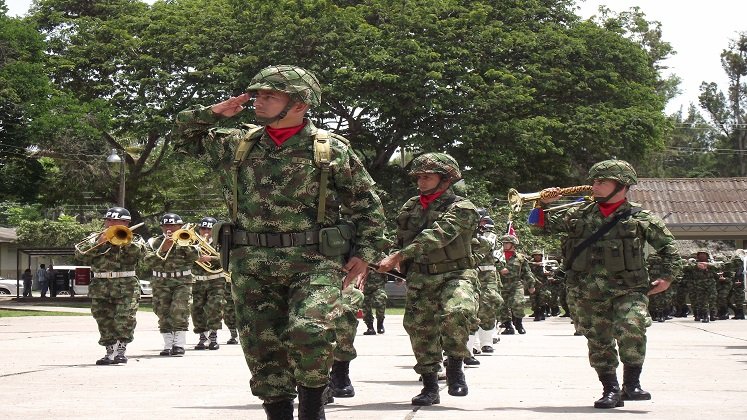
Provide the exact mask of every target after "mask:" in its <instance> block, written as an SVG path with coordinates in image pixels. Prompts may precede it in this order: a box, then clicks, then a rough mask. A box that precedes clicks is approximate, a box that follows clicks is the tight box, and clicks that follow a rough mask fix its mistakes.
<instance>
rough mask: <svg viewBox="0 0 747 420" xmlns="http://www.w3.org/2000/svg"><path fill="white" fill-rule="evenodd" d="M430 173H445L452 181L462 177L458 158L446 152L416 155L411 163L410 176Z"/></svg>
mask: <svg viewBox="0 0 747 420" xmlns="http://www.w3.org/2000/svg"><path fill="white" fill-rule="evenodd" d="M428 173H430V174H439V175H443V176H445V177H448V178H449V179H450V180H451V182H457V181H459V180H460V179H462V172H461V171H460V170H459V164H458V163H457V161H456V159H454V158H453V157H451V156H450V155H448V154H446V153H426V154H424V155H420V156H418V157H416V158H415V159H414V160H413V161H412V163H411V164H410V176H415V175H417V174H428Z"/></svg>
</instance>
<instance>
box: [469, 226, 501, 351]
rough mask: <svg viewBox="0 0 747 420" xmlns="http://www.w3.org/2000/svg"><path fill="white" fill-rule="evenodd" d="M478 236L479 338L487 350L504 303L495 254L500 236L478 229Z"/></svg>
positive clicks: (491, 342)
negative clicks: (499, 310)
mask: <svg viewBox="0 0 747 420" xmlns="http://www.w3.org/2000/svg"><path fill="white" fill-rule="evenodd" d="M476 236H477V237H476V239H477V243H476V244H474V249H473V253H474V255H475V259H476V260H477V281H478V283H477V288H476V290H477V295H478V302H479V305H478V309H477V318H479V322H480V323H479V329H478V330H477V336H478V337H477V338H478V339H479V341H480V347H481V348H482V349H483V350H486V349H485V348H490V347H492V344H493V333H494V332H495V322H496V317H497V314H498V308H499V307H500V305H502V304H503V297H501V294H500V291H499V289H498V276H497V273H496V267H495V260H496V258H495V255H496V253H497V252H500V251H499V250H497V249H496V246H497V242H498V237H497V236H496V234H495V233H494V232H491V231H490V230H486V231H484V232H482V231H478V233H477V235H476ZM491 350H492V349H487V352H488V353H490V352H491Z"/></svg>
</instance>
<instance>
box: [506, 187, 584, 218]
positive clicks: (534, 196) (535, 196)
mask: <svg viewBox="0 0 747 420" xmlns="http://www.w3.org/2000/svg"><path fill="white" fill-rule="evenodd" d="M590 191H591V185H578V186H575V187H566V188H561V189H560V194H559V195H571V194H578V193H580V192H590ZM552 197H557V195H555V194H550V193H548V192H546V191H545V190H542V191H539V192H534V193H526V194H522V193H520V192H518V191H517V190H515V189H513V188H511V189H510V190H508V204H509V206H510V207H511V211H513V212H515V213H518V212H520V211H521V208H522V206H524V203H526V202H528V201H534V202H536V201H537V200H542V199H544V198H552ZM581 203H582V202H579V203H568V204H562V205H560V206H555V207H551V208H549V209H545V210H548V211H552V210H557V209H561V208H564V207H569V206H575V205H578V204H581Z"/></svg>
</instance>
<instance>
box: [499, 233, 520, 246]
mask: <svg viewBox="0 0 747 420" xmlns="http://www.w3.org/2000/svg"><path fill="white" fill-rule="evenodd" d="M501 243H504V244H505V243H512V244H514V245H519V238H517V237H516V236H514V235H503V236H501Z"/></svg>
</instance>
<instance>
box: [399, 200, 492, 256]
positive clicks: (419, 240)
mask: <svg viewBox="0 0 747 420" xmlns="http://www.w3.org/2000/svg"><path fill="white" fill-rule="evenodd" d="M455 200H456V201H455ZM479 220H480V216H479V214H478V213H477V207H475V205H474V204H472V202H471V201H469V200H468V199H459V197H457V196H456V194H454V191H452V189H451V188H449V189H448V190H446V191H444V193H443V194H441V195H440V196H439V197H438V198H436V199H435V200H434V201H433V202H432V203H430V205H429V206H428V208H427V209H423V207H422V206H421V205H420V202H419V196H415V197H413V198H411V199H410V200H408V201H407V203H405V204H404V205H403V206H402V209H401V210H400V213H399V215H398V217H397V238H398V240H399V245H400V251H399V252H400V253H401V254H402V257H403V260H405V261H407V260H410V261H413V260H414V261H415V262H418V263H424V264H428V263H429V262H430V261H429V256H430V255H432V254H435V253H437V251H439V250H443V249H445V248H447V247H449V246H454V245H455V244H456V242H460V244H459V245H458V246H457V247H459V248H467V249H466V250H465V254H466V256H467V258H469V259H470V260H472V263H471V264H472V267H470V268H475V267H476V264H475V262H474V257H473V255H472V249H471V244H472V236H473V234H474V232H475V230H477V225H478V223H479ZM405 237H408V238H409V237H412V239H404V238H405ZM460 251H461V250H460ZM448 258H449V255H448V253H447V255H446V259H448Z"/></svg>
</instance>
